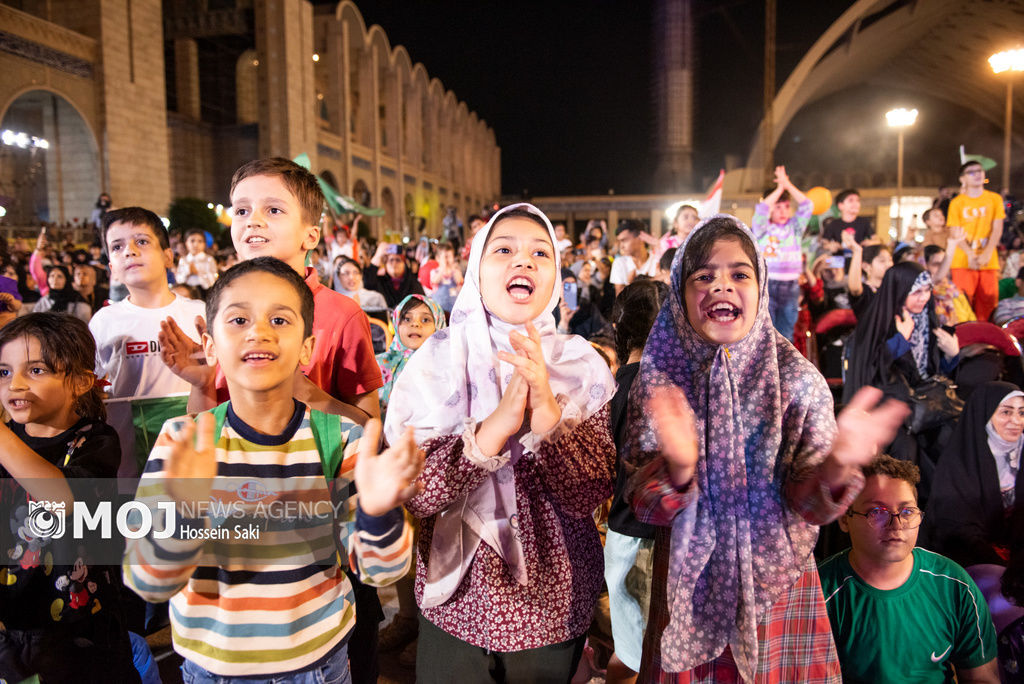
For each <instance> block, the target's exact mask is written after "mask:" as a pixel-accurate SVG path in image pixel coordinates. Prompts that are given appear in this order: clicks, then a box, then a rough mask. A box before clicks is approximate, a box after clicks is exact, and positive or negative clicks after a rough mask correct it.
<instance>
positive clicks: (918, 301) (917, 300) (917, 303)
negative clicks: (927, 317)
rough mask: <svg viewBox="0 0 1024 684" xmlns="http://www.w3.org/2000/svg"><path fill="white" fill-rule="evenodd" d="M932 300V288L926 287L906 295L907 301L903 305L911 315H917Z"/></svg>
mask: <svg viewBox="0 0 1024 684" xmlns="http://www.w3.org/2000/svg"><path fill="white" fill-rule="evenodd" d="M931 298H932V288H930V287H926V288H924V289H921V290H918V291H917V292H912V293H910V294H909V295H907V301H906V302H904V303H903V306H905V307H906V309H907V311H909V312H910V313H912V314H919V313H921V312H922V311H924V307H926V306H928V300H929V299H931Z"/></svg>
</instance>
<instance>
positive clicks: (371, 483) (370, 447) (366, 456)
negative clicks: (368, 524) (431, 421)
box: [355, 418, 424, 516]
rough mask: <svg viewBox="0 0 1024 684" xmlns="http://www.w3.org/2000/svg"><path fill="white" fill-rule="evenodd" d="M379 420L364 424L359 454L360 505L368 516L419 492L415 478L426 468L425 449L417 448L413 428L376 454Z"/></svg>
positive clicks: (358, 488)
mask: <svg viewBox="0 0 1024 684" xmlns="http://www.w3.org/2000/svg"><path fill="white" fill-rule="evenodd" d="M379 443H380V421H379V420H377V419H376V418H372V419H370V420H369V421H367V423H366V425H365V426H364V427H363V436H362V437H361V438H360V439H359V454H358V456H357V457H356V468H355V480H356V492H357V493H358V494H359V508H361V509H362V511H363V513H366V514H367V515H375V516H376V515H384V514H385V513H387V512H388V511H390V510H391V509H393V508H395V507H396V506H400V505H401V504H402V503H404V502H406V501H408V500H409V499H411V498H412V497H414V496H415V495H416V492H417V484H416V478H418V477H419V476H420V471H421V470H423V459H424V454H423V451H422V450H420V449H418V448H416V441H415V439H414V438H413V429H412V428H408V429H407V430H406V431H405V434H404V435H402V437H401V438H400V439H399V440H398V441H397V442H396V443H395V444H392V445H391V446H390V447H389V448H388V449H385V450H384V451H382V452H381V453H380V454H378V453H377V444H379Z"/></svg>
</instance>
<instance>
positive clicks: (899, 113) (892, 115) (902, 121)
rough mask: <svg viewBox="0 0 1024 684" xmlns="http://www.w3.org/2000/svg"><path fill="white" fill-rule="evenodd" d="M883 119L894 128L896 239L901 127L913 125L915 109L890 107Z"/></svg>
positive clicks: (900, 225) (900, 192) (899, 213)
mask: <svg viewBox="0 0 1024 684" xmlns="http://www.w3.org/2000/svg"><path fill="white" fill-rule="evenodd" d="M885 120H886V121H887V122H888V123H889V125H890V126H892V127H893V128H895V129H896V132H897V143H896V225H897V226H898V228H897V237H896V239H897V240H902V239H903V214H902V211H903V129H905V128H906V127H907V126H913V125H914V122H915V121H917V110H916V109H904V108H902V107H900V108H899V109H890V110H889V111H887V112H886V113H885Z"/></svg>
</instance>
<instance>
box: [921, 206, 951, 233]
mask: <svg viewBox="0 0 1024 684" xmlns="http://www.w3.org/2000/svg"><path fill="white" fill-rule="evenodd" d="M924 225H926V226H928V227H929V228H931V229H932V230H940V229H942V228H945V227H946V217H945V216H943V214H942V210H941V209H932V210H930V211H929V212H928V214H927V215H926V216H925V217H924Z"/></svg>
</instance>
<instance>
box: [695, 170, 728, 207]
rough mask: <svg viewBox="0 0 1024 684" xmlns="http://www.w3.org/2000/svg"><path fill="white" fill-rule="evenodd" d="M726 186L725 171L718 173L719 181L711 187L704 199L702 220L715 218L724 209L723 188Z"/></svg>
mask: <svg viewBox="0 0 1024 684" xmlns="http://www.w3.org/2000/svg"><path fill="white" fill-rule="evenodd" d="M724 184H725V169H722V170H721V171H719V172H718V180H716V181H715V184H714V185H712V186H711V190H710V191H709V192H708V196H707V197H705V198H704V201H703V202H701V206H700V216H701V218H707V217H709V216H714V215H715V214H717V213H718V212H719V211H720V210H721V208H722V186H723V185H724Z"/></svg>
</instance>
